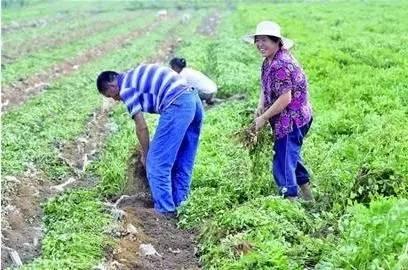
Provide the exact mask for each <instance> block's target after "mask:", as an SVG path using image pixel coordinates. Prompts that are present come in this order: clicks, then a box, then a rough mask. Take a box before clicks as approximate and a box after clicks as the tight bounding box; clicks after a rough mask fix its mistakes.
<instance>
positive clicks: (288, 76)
mask: <svg viewBox="0 0 408 270" xmlns="http://www.w3.org/2000/svg"><path fill="white" fill-rule="evenodd" d="M261 81H262V90H263V94H264V109H265V110H267V109H268V108H269V107H270V106H271V105H272V104H273V103H274V102H275V101H276V100H277V99H278V97H279V96H280V95H282V94H284V93H287V92H288V91H291V92H292V101H291V102H290V103H289V105H288V106H287V107H286V108H285V109H284V110H283V111H282V112H281V113H279V114H278V115H275V116H274V117H272V118H271V119H270V120H269V122H270V124H271V126H272V129H273V131H274V135H275V138H276V139H281V138H283V137H284V136H286V135H287V134H289V133H290V132H292V130H293V124H295V125H296V126H297V127H299V128H300V127H302V126H304V125H306V124H307V123H309V121H310V120H311V118H312V108H311V106H310V103H309V93H308V83H307V79H306V75H305V73H304V71H303V69H302V68H301V66H300V65H299V63H298V62H297V61H296V59H295V58H294V57H293V56H292V55H291V54H290V53H289V52H288V51H287V50H284V49H280V50H279V51H278V52H277V53H276V54H275V56H274V58H273V60H272V61H269V60H268V59H267V58H265V60H264V62H263V64H262V74H261Z"/></svg>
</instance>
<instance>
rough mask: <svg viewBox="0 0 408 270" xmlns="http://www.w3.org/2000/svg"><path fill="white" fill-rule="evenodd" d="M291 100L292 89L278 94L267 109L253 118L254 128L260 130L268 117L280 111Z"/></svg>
mask: <svg viewBox="0 0 408 270" xmlns="http://www.w3.org/2000/svg"><path fill="white" fill-rule="evenodd" d="M291 101H292V91H287V92H286V93H284V94H282V95H280V96H279V97H278V99H277V100H276V101H275V102H274V103H273V104H272V106H271V107H269V109H268V110H266V111H265V112H264V113H263V114H261V115H260V116H258V117H257V118H256V119H255V127H256V130H260V129H261V128H262V127H263V126H264V125H265V124H266V122H267V121H268V120H269V119H270V118H272V117H273V116H275V115H277V114H279V113H281V112H282V111H283V110H284V109H285V108H286V107H287V106H288V105H289V103H290V102H291Z"/></svg>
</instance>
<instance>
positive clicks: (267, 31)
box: [242, 21, 295, 50]
mask: <svg viewBox="0 0 408 270" xmlns="http://www.w3.org/2000/svg"><path fill="white" fill-rule="evenodd" d="M261 35H262V36H274V37H278V38H280V39H281V40H282V44H283V48H284V49H287V50H289V49H290V48H292V47H293V45H295V42H293V40H291V39H288V38H285V37H283V36H282V34H281V28H280V26H279V24H277V23H275V22H271V21H263V22H260V23H258V25H257V26H256V31H255V34H250V35H246V36H243V37H242V39H243V40H244V41H246V42H249V43H252V44H253V43H254V42H255V36H261Z"/></svg>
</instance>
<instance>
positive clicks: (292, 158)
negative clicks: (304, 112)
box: [273, 120, 312, 197]
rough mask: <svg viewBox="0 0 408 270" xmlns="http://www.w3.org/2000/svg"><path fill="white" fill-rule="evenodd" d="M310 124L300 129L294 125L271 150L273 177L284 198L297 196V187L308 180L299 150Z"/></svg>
mask: <svg viewBox="0 0 408 270" xmlns="http://www.w3.org/2000/svg"><path fill="white" fill-rule="evenodd" d="M311 124H312V120H310V122H309V123H308V124H306V125H304V126H302V127H300V128H298V127H297V126H296V125H295V124H294V125H293V131H292V132H291V133H289V134H288V135H286V136H285V137H283V138H280V139H278V140H276V141H275V144H274V147H273V149H274V150H275V155H274V157H273V176H274V178H275V181H276V184H277V185H278V187H279V191H280V193H281V194H282V195H283V196H285V197H288V196H289V197H295V196H298V187H299V186H301V185H303V184H306V183H308V182H309V180H310V175H309V172H308V171H307V169H306V167H305V166H304V165H303V160H302V157H301V153H300V152H301V148H302V144H303V138H304V137H305V136H306V134H307V132H308V131H309V128H310V126H311Z"/></svg>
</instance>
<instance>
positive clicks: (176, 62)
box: [170, 57, 187, 70]
mask: <svg viewBox="0 0 408 270" xmlns="http://www.w3.org/2000/svg"><path fill="white" fill-rule="evenodd" d="M186 65H187V62H186V59H184V58H179V57H174V58H173V59H171V61H170V66H171V67H172V68H173V67H177V68H179V69H181V70H182V69H183V68H185V67H186Z"/></svg>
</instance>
